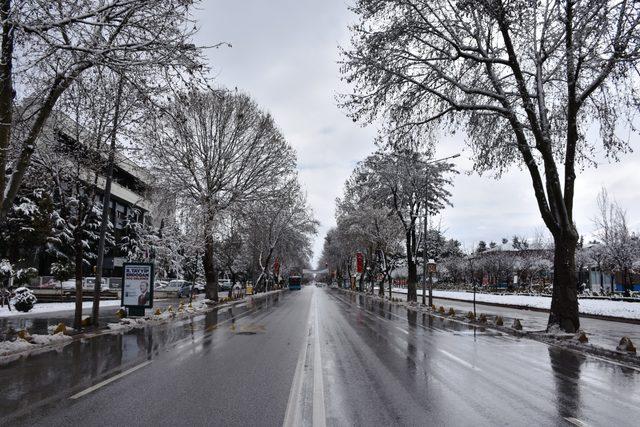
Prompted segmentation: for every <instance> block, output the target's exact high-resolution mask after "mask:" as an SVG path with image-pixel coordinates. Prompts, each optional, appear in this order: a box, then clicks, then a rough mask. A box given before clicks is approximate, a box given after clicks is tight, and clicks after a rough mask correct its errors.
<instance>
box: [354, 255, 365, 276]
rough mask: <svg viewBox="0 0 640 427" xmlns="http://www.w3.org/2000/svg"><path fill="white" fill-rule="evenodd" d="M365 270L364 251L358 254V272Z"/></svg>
mask: <svg viewBox="0 0 640 427" xmlns="http://www.w3.org/2000/svg"><path fill="white" fill-rule="evenodd" d="M363 271H364V255H362V252H358V253H357V254H356V272H358V273H362V272H363Z"/></svg>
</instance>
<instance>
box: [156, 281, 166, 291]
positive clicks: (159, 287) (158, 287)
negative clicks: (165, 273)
mask: <svg viewBox="0 0 640 427" xmlns="http://www.w3.org/2000/svg"><path fill="white" fill-rule="evenodd" d="M168 284H169V282H167V281H166V280H156V281H155V283H154V284H153V289H155V290H156V291H162V290H164V288H166V287H167V285H168Z"/></svg>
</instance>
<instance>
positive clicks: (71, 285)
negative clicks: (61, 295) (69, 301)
mask: <svg viewBox="0 0 640 427" xmlns="http://www.w3.org/2000/svg"><path fill="white" fill-rule="evenodd" d="M60 288H62V290H63V291H75V290H76V281H75V279H69V280H65V281H63V282H58V283H56V284H55V289H60Z"/></svg>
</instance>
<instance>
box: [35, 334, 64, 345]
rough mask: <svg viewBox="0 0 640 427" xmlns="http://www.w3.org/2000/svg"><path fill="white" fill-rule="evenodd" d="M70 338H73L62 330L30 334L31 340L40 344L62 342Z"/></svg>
mask: <svg viewBox="0 0 640 427" xmlns="http://www.w3.org/2000/svg"><path fill="white" fill-rule="evenodd" d="M71 340H73V338H71V337H70V336H68V335H65V334H63V333H62V332H59V333H57V334H55V335H38V334H36V335H31V342H32V343H33V344H36V345H40V346H46V345H54V344H63V343H67V342H69V341H71Z"/></svg>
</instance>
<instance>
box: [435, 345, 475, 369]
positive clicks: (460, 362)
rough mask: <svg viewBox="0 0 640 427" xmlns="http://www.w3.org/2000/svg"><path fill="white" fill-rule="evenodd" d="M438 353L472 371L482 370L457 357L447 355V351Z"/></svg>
mask: <svg viewBox="0 0 640 427" xmlns="http://www.w3.org/2000/svg"><path fill="white" fill-rule="evenodd" d="M440 353H442V354H444V355H445V356H447V357H448V358H449V359H451V360H453V361H455V362H458V363H459V364H461V365H462V366H466V367H467V368H469V369H473V370H474V371H481V370H482V369H480V368H477V367H475V366H473V365H472V364H471V363H469V362H467V361H465V360H462V359H460V358H459V357H457V356H454V355H453V354H451V353H449V352H448V351H444V350H440Z"/></svg>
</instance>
